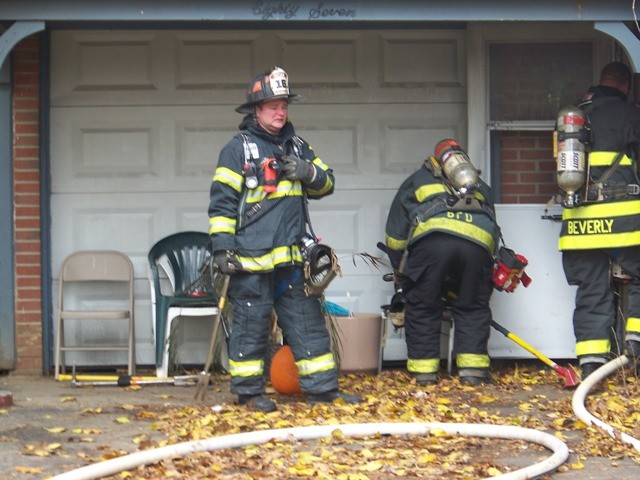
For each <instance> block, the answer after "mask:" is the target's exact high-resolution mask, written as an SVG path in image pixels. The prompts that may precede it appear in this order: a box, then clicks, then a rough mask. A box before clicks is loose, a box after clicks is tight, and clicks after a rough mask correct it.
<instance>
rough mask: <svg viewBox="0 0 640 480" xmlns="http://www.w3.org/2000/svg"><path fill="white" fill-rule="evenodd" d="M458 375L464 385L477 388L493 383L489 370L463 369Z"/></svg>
mask: <svg viewBox="0 0 640 480" xmlns="http://www.w3.org/2000/svg"><path fill="white" fill-rule="evenodd" d="M458 373H459V375H460V383H462V385H469V386H472V387H475V386H478V385H482V384H485V383H493V378H491V374H490V373H489V370H488V369H487V368H462V369H460V371H459V372H458Z"/></svg>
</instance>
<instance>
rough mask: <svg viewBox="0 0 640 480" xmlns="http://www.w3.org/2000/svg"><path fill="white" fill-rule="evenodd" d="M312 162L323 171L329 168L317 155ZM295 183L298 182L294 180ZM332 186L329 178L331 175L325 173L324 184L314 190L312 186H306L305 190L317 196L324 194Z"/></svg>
mask: <svg viewBox="0 0 640 480" xmlns="http://www.w3.org/2000/svg"><path fill="white" fill-rule="evenodd" d="M313 164H314V165H317V166H318V167H319V168H321V169H322V170H323V171H325V172H326V171H327V170H329V167H328V166H327V165H325V163H324V162H323V161H322V160H320V159H319V158H318V157H316V158H314V159H313ZM296 183H299V182H296ZM332 187H333V181H332V180H331V177H330V176H329V175H327V176H326V180H325V182H324V185H323V186H322V187H321V188H320V189H318V190H315V189H313V188H307V192H309V195H311V196H313V197H318V196H320V195H324V194H325V193H327V192H329V191H330V190H331V188H332Z"/></svg>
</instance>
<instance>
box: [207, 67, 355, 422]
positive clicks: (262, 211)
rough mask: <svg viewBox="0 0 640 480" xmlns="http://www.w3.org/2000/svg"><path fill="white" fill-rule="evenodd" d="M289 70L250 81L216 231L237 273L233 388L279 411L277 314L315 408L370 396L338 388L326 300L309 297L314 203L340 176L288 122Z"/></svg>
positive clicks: (232, 296) (221, 257)
mask: <svg viewBox="0 0 640 480" xmlns="http://www.w3.org/2000/svg"><path fill="white" fill-rule="evenodd" d="M296 98H297V96H296V95H292V94H290V92H289V84H288V76H287V74H286V72H285V71H284V70H283V69H281V68H279V67H275V68H273V69H271V70H268V71H265V72H264V73H261V74H259V75H257V76H256V77H255V78H254V79H253V81H252V82H251V83H250V85H249V88H248V91H247V96H246V103H244V104H243V105H241V106H240V107H238V108H237V109H236V111H238V112H239V113H243V114H246V116H245V117H244V119H243V121H242V123H241V125H240V132H239V133H238V134H237V135H235V136H234V137H233V139H232V140H231V141H230V142H229V143H228V144H227V145H226V146H225V147H224V148H223V149H222V151H221V152H220V157H219V160H218V165H217V167H216V170H215V173H214V176H213V182H212V183H211V192H210V198H211V202H210V205H209V218H210V221H209V234H210V236H211V249H212V252H213V256H214V262H215V264H216V266H217V267H218V268H219V269H220V271H221V272H223V273H225V274H231V275H232V277H231V282H230V285H229V300H230V302H231V305H232V322H233V323H232V331H231V338H230V341H229V371H230V373H231V391H232V392H233V393H237V394H238V401H239V403H240V404H241V405H247V406H249V407H251V408H255V409H257V410H261V411H265V412H270V411H273V410H275V409H276V405H275V403H274V402H273V401H272V400H270V399H269V398H267V397H265V396H264V395H263V393H264V388H265V380H264V376H263V373H264V358H265V354H266V353H267V348H268V343H269V335H270V331H271V315H272V311H273V310H275V313H276V314H277V317H278V324H279V326H280V327H281V328H282V331H283V335H284V338H285V340H286V342H287V344H288V345H289V346H290V347H291V350H292V352H293V355H294V358H295V362H296V365H297V367H298V371H299V374H300V387H301V389H302V391H303V392H304V393H306V394H307V401H309V402H310V403H317V402H332V401H333V400H336V399H342V400H344V401H345V402H348V403H357V402H359V401H360V399H359V398H358V397H356V396H354V395H346V394H344V393H342V392H340V391H339V390H338V371H337V368H336V363H335V359H334V356H333V354H332V352H331V348H330V338H329V333H328V330H327V327H326V323H325V317H324V315H323V312H322V309H321V304H320V298H319V296H318V295H313V294H310V295H307V292H306V291H305V275H304V273H303V251H302V248H303V246H302V245H303V242H304V240H305V238H304V237H305V235H306V227H307V224H308V218H307V210H306V201H307V198H309V199H319V198H322V197H324V196H326V195H330V194H331V193H333V189H334V176H333V171H332V170H331V169H330V168H329V167H328V166H327V165H326V164H325V163H323V162H322V160H320V158H318V157H317V156H316V154H315V153H314V151H313V149H312V148H311V147H310V146H309V144H308V143H307V142H306V141H304V140H303V139H301V138H300V137H298V136H297V135H296V134H295V131H294V128H293V125H292V124H291V122H290V121H289V120H288V107H289V102H290V101H292V100H295V99H296Z"/></svg>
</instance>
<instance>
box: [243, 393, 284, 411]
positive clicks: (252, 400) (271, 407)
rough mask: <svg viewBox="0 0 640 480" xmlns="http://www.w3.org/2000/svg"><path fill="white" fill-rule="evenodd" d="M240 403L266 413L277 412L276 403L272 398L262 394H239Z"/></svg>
mask: <svg viewBox="0 0 640 480" xmlns="http://www.w3.org/2000/svg"><path fill="white" fill-rule="evenodd" d="M238 403H239V404H240V405H246V406H247V407H249V408H252V409H254V410H259V411H261V412H265V413H269V412H275V411H276V409H277V407H276V404H275V403H274V402H273V401H272V400H269V399H268V398H266V397H264V396H263V395H260V394H258V395H238Z"/></svg>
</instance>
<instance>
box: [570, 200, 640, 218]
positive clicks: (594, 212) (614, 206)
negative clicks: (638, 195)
mask: <svg viewBox="0 0 640 480" xmlns="http://www.w3.org/2000/svg"><path fill="white" fill-rule="evenodd" d="M638 214H640V200H627V201H624V202H611V203H598V204H596V205H585V206H583V207H577V208H565V209H564V211H563V212H562V219H563V220H574V219H580V218H604V217H624V216H627V215H629V216H631V215H638Z"/></svg>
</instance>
